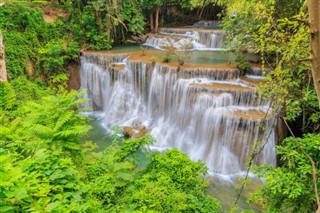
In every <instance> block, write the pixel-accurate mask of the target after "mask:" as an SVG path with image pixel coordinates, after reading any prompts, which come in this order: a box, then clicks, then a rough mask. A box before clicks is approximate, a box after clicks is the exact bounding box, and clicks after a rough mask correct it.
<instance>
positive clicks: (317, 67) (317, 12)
mask: <svg viewBox="0 0 320 213" xmlns="http://www.w3.org/2000/svg"><path fill="white" fill-rule="evenodd" d="M308 9H309V22H310V47H311V53H310V58H311V71H312V78H313V83H314V87H315V90H316V92H317V96H318V103H319V109H320V1H319V0H308ZM318 205H320V203H318ZM319 208H320V207H319ZM319 211H320V209H319ZM319 213H320V212H319Z"/></svg>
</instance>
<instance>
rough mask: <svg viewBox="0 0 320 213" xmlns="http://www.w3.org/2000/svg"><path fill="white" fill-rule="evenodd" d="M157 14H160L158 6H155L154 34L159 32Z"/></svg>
mask: <svg viewBox="0 0 320 213" xmlns="http://www.w3.org/2000/svg"><path fill="white" fill-rule="evenodd" d="M159 13H160V4H157V5H156V21H155V25H154V32H155V33H158V32H159Z"/></svg>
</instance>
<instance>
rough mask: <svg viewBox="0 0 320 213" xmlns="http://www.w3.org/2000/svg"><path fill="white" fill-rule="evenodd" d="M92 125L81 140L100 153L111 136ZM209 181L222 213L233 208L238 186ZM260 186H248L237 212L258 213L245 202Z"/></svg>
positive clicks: (142, 157)
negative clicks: (96, 146) (95, 145)
mask: <svg viewBox="0 0 320 213" xmlns="http://www.w3.org/2000/svg"><path fill="white" fill-rule="evenodd" d="M90 124H91V125H92V129H91V130H90V131H89V132H88V134H87V135H86V136H85V137H84V138H83V140H91V141H93V142H94V143H96V144H97V145H98V148H97V149H96V151H97V152H98V151H102V150H104V149H105V148H107V147H108V146H110V145H111V143H112V136H111V135H110V134H107V131H106V129H105V128H104V126H103V125H102V124H101V120H100V119H99V118H96V117H93V118H92V121H91V122H90ZM136 158H137V160H138V161H139V162H140V163H139V164H140V165H139V167H145V166H146V164H147V162H148V160H147V158H146V156H145V155H144V154H143V153H142V152H141V151H139V152H138V153H137V157H136ZM207 180H208V181H209V188H208V192H209V195H211V196H213V197H215V198H216V199H218V200H219V201H220V203H221V205H222V212H223V213H227V212H229V210H230V209H231V208H232V207H233V204H234V202H235V200H236V198H237V195H238V193H239V190H238V189H237V186H238V185H239V184H238V183H237V181H235V182H223V181H221V180H216V179H215V178H212V177H207ZM261 184H262V182H261V181H259V180H255V181H253V182H252V183H250V184H248V187H247V189H246V190H244V192H243V193H242V195H241V197H240V199H239V201H238V204H237V211H235V212H241V211H243V210H253V211H254V212H260V207H259V206H254V205H250V204H248V203H247V202H246V200H247V199H248V198H249V196H250V194H251V193H252V192H253V191H254V190H256V189H257V188H258V187H259V186H260V185H261Z"/></svg>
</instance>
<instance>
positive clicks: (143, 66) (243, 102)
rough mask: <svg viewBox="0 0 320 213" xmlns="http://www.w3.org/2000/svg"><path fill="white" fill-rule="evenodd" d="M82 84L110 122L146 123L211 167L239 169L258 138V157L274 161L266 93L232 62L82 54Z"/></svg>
mask: <svg viewBox="0 0 320 213" xmlns="http://www.w3.org/2000/svg"><path fill="white" fill-rule="evenodd" d="M81 60H82V70H81V79H82V88H87V94H86V96H87V97H88V98H89V99H90V102H89V105H90V106H91V107H92V108H93V110H96V111H102V112H103V121H102V122H103V123H104V125H105V126H106V128H111V127H112V126H114V125H119V126H132V127H135V126H145V127H147V128H148V129H149V130H150V133H151V135H153V136H154V137H155V138H156V139H157V142H156V143H155V144H153V145H152V146H151V147H150V148H152V149H156V150H160V151H162V150H165V149H168V148H174V147H175V148H178V149H179V150H181V151H183V152H185V153H187V154H188V155H189V156H190V158H191V159H193V160H203V161H204V162H205V163H206V165H207V166H208V168H209V173H211V174H219V175H228V176H229V175H233V174H239V173H241V172H242V171H244V170H245V169H246V161H247V159H248V156H249V153H250V151H251V149H252V147H253V146H254V144H255V143H260V145H263V144H265V145H264V149H263V150H262V152H261V153H260V154H259V155H258V157H257V158H256V161H255V163H257V164H260V163H270V164H275V148H274V147H275V133H274V119H273V117H272V116H271V114H270V113H268V110H269V103H268V101H264V100H261V99H260V98H259V97H257V92H256V89H255V88H254V87H253V86H252V85H251V84H250V83H247V82H246V81H244V80H242V79H240V78H239V77H240V72H239V71H238V70H237V69H233V68H214V67H207V68H187V67H182V68H180V69H179V70H178V69H177V68H176V67H170V66H168V65H164V64H155V65H154V66H153V65H152V64H151V63H146V62H139V61H130V58H129V59H128V55H127V54H113V55H112V54H94V53H86V54H84V55H83V56H82V59H81Z"/></svg>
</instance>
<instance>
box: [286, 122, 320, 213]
mask: <svg viewBox="0 0 320 213" xmlns="http://www.w3.org/2000/svg"><path fill="white" fill-rule="evenodd" d="M283 121H284V123H285V124H286V126H287V128H288V130H289V132H290V134H291V136H292V137H293V139H294V141H295V143H296V145H297V147H299V149H300V150H301V151H302V153H303V154H304V155H305V156H306V157H307V158H308V159H309V161H310V163H311V166H312V181H313V187H314V193H315V196H316V200H317V205H318V209H317V211H316V213H320V197H319V193H318V185H317V170H316V166H315V163H314V160H313V159H312V158H311V156H310V155H309V154H308V153H307V152H306V151H305V150H304V149H303V148H302V147H301V145H300V144H299V142H298V140H297V138H296V137H295V135H294V134H293V132H292V130H291V128H290V126H289V124H288V123H287V121H286V120H285V119H283Z"/></svg>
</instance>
